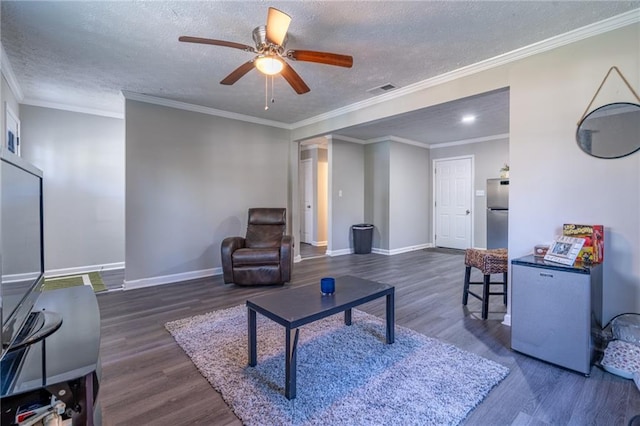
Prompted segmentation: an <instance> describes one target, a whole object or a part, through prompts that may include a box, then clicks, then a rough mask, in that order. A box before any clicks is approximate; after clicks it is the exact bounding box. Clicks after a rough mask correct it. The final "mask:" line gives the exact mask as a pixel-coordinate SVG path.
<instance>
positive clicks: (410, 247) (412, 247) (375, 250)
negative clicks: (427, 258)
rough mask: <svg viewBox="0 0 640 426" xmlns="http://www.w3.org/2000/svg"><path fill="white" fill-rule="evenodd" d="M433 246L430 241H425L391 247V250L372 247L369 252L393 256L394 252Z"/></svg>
mask: <svg viewBox="0 0 640 426" xmlns="http://www.w3.org/2000/svg"><path fill="white" fill-rule="evenodd" d="M431 247H433V244H431V243H427V244H418V245H415V246H407V247H401V248H397V249H393V250H387V249H381V248H375V247H374V248H372V249H371V252H372V253H377V254H384V255H385V256H393V255H396V254H402V253H408V252H410V251H417V250H423V249H426V248H431Z"/></svg>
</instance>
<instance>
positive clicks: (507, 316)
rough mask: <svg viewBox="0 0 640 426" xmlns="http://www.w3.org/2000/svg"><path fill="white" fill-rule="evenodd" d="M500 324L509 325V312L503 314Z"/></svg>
mask: <svg viewBox="0 0 640 426" xmlns="http://www.w3.org/2000/svg"><path fill="white" fill-rule="evenodd" d="M502 324H504V325H507V326H509V327H511V314H505V315H504V319H503V320H502Z"/></svg>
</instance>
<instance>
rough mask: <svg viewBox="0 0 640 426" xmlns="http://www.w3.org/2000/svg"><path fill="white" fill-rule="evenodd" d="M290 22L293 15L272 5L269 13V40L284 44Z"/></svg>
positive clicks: (280, 44) (279, 44)
mask: <svg viewBox="0 0 640 426" xmlns="http://www.w3.org/2000/svg"><path fill="white" fill-rule="evenodd" d="M290 23H291V16H289V15H287V14H286V13H284V12H281V11H279V10H278V9H276V8H273V7H270V8H269V14H268V15H267V41H269V42H271V43H273V44H277V45H278V46H282V43H283V42H284V38H285V37H286V36H287V30H288V29H289V24H290Z"/></svg>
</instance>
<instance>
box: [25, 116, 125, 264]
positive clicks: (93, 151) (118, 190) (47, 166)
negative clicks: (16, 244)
mask: <svg viewBox="0 0 640 426" xmlns="http://www.w3.org/2000/svg"><path fill="white" fill-rule="evenodd" d="M20 119H21V127H22V129H21V133H22V137H21V141H22V157H23V158H24V159H25V160H27V161H29V162H30V163H32V164H34V165H35V166H36V167H38V168H39V169H41V170H42V172H43V175H44V248H45V270H46V271H48V272H51V271H60V270H66V269H69V268H83V267H87V266H102V265H109V264H113V263H117V264H121V263H122V262H123V261H124V120H122V119H118V118H109V117H101V116H97V115H91V114H82V113H76V112H69V111H61V110H56V109H50V108H41V107H34V106H29V105H22V106H21V108H20ZM93 269H99V268H93ZM60 272H64V271H60Z"/></svg>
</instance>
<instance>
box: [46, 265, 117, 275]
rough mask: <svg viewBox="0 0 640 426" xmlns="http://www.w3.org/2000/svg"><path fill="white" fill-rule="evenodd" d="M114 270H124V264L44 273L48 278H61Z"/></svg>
mask: <svg viewBox="0 0 640 426" xmlns="http://www.w3.org/2000/svg"><path fill="white" fill-rule="evenodd" d="M113 269H124V262H116V263H105V264H102V265H88V266H78V267H75V268H62V269H50V270H48V271H45V272H44V276H45V277H46V278H51V277H60V276H63V275H80V274H86V273H87V272H99V271H110V270H113Z"/></svg>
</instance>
